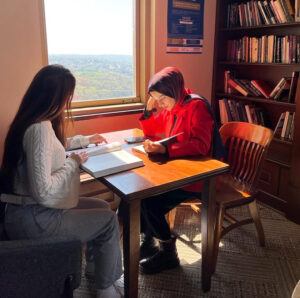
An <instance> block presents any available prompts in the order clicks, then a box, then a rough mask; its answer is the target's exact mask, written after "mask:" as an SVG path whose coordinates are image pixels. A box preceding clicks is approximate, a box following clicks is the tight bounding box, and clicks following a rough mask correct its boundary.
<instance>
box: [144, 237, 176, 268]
mask: <svg viewBox="0 0 300 298" xmlns="http://www.w3.org/2000/svg"><path fill="white" fill-rule="evenodd" d="M175 242H176V238H175V237H174V238H171V239H170V240H166V241H162V240H159V244H160V245H159V246H160V250H159V252H158V253H156V254H155V255H154V256H152V257H150V258H149V259H147V260H143V261H141V262H140V270H141V272H142V273H144V274H154V273H159V272H161V271H163V270H166V269H173V268H176V267H178V266H179V265H180V262H179V258H178V255H177V249H176V244H175Z"/></svg>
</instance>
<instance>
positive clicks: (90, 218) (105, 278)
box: [0, 65, 122, 298]
mask: <svg viewBox="0 0 300 298" xmlns="http://www.w3.org/2000/svg"><path fill="white" fill-rule="evenodd" d="M74 88H75V78H74V76H73V75H72V74H71V72H70V71H69V70H68V69H66V68H64V67H62V66H60V65H49V66H46V67H44V68H42V69H41V70H40V71H39V72H38V73H37V74H36V76H35V77H34V79H33V81H32V82H31V84H30V86H29V88H28V90H27V91H26V93H25V95H24V97H23V100H22V102H21V105H20V107H19V110H18V112H17V114H16V116H15V118H14V120H13V122H12V124H11V125H10V128H9V131H8V134H7V137H6V140H5V148H4V156H3V162H2V165H1V170H0V189H1V193H2V195H1V201H3V202H7V207H6V214H5V229H6V232H7V234H8V236H9V238H10V239H16V240H17V239H35V238H42V237H49V236H75V237H76V238H78V239H80V240H81V241H82V243H87V249H86V259H87V263H88V264H90V267H94V269H95V270H94V274H95V283H96V288H97V297H104V298H105V297H121V295H120V292H119V290H120V289H119V288H117V287H116V285H117V284H118V285H120V283H119V282H118V279H119V278H120V276H121V274H122V263H121V252H120V246H119V224H118V220H117V216H116V214H115V213H114V212H113V211H112V210H110V208H109V205H108V203H106V202H105V201H101V200H99V199H95V198H79V197H78V195H79V182H80V181H79V165H80V164H81V163H83V162H85V161H86V160H87V158H88V156H87V154H86V153H84V152H83V153H78V154H76V153H72V154H71V155H70V157H69V158H66V153H65V147H64V146H65V144H66V143H67V145H68V147H69V149H70V148H75V147H85V146H87V145H88V144H89V143H96V144H98V143H102V142H105V139H104V138H103V137H102V136H100V135H93V136H91V137H83V136H77V137H74V138H72V139H69V140H68V141H66V138H65V133H64V126H65V109H69V108H70V103H71V100H72V97H73V93H74ZM92 265H93V266H92Z"/></svg>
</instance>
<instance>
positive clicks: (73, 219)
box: [5, 198, 122, 289]
mask: <svg viewBox="0 0 300 298" xmlns="http://www.w3.org/2000/svg"><path fill="white" fill-rule="evenodd" d="M5 229H6V232H7V234H8V236H9V238H10V239H34V238H43V237H51V236H75V237H76V238H77V239H80V240H81V241H82V243H87V250H86V260H87V262H89V263H91V262H93V263H94V267H95V283H96V288H97V289H105V288H107V287H109V286H111V285H112V284H113V283H114V282H115V281H116V280H117V279H119V278H120V276H121V274H122V260H121V250H120V245H119V240H120V236H119V223H118V220H117V216H116V214H115V212H113V211H112V210H110V207H109V204H108V203H107V202H105V201H102V200H99V199H94V198H80V199H79V203H78V205H77V207H75V208H72V209H66V210H63V209H53V208H46V207H43V206H41V205H38V204H36V205H15V204H8V206H7V209H6V214H5Z"/></svg>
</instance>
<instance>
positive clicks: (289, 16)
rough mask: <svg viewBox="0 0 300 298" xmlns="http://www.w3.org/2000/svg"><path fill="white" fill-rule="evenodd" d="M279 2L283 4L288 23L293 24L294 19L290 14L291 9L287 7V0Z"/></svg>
mask: <svg viewBox="0 0 300 298" xmlns="http://www.w3.org/2000/svg"><path fill="white" fill-rule="evenodd" d="M279 1H280V4H281V6H282V8H283V13H284V15H285V18H286V20H287V22H292V21H293V18H292V16H291V15H290V13H289V9H288V6H287V4H286V2H285V0H279Z"/></svg>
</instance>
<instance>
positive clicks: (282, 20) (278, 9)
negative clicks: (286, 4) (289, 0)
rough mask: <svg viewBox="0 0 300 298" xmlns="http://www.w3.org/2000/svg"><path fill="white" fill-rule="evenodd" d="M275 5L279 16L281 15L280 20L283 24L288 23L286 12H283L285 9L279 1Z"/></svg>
mask: <svg viewBox="0 0 300 298" xmlns="http://www.w3.org/2000/svg"><path fill="white" fill-rule="evenodd" d="M274 5H275V7H276V9H277V11H278V14H279V15H280V19H281V23H286V22H287V19H286V17H285V14H284V11H283V8H282V6H281V4H280V2H279V0H274Z"/></svg>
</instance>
